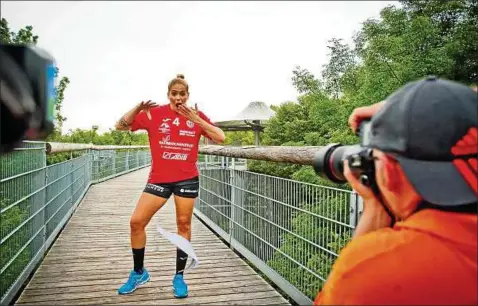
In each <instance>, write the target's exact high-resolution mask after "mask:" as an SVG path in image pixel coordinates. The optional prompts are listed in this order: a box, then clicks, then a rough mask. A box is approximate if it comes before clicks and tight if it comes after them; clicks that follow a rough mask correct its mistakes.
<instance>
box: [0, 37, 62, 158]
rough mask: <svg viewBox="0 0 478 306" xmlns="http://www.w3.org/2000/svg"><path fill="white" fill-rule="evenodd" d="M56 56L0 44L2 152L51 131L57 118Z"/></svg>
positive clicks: (39, 137) (36, 49)
mask: <svg viewBox="0 0 478 306" xmlns="http://www.w3.org/2000/svg"><path fill="white" fill-rule="evenodd" d="M55 77H56V69H55V65H54V59H53V57H51V56H50V55H49V54H48V53H46V52H45V51H44V50H42V49H40V48H37V47H36V46H30V45H12V44H0V82H1V88H0V100H1V136H0V153H4V152H9V151H11V150H13V148H14V147H15V146H16V145H17V144H18V143H19V142H20V141H22V140H25V139H28V140H39V139H42V138H44V137H46V136H48V134H49V133H51V132H52V130H53V128H54V119H55V103H56V92H55Z"/></svg>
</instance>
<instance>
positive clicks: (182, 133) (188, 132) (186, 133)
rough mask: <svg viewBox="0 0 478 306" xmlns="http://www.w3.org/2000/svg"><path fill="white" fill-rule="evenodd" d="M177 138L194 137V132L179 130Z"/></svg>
mask: <svg viewBox="0 0 478 306" xmlns="http://www.w3.org/2000/svg"><path fill="white" fill-rule="evenodd" d="M179 136H188V137H196V131H186V130H179Z"/></svg>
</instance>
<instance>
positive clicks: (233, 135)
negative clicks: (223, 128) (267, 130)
mask: <svg viewBox="0 0 478 306" xmlns="http://www.w3.org/2000/svg"><path fill="white" fill-rule="evenodd" d="M225 134H226V141H225V142H224V145H232V146H247V145H253V144H254V133H253V132H252V131H238V132H225Z"/></svg>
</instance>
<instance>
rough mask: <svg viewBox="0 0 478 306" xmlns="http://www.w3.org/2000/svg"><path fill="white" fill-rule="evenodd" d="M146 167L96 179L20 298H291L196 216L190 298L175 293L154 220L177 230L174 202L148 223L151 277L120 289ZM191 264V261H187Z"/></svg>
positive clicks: (157, 301)
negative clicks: (129, 288)
mask: <svg viewBox="0 0 478 306" xmlns="http://www.w3.org/2000/svg"><path fill="white" fill-rule="evenodd" d="M148 171H149V168H145V169H142V170H139V171H136V172H132V173H129V174H127V175H123V176H121V177H118V178H115V179H112V180H109V181H106V182H103V183H100V184H97V185H94V186H92V187H91V188H90V190H89V191H88V193H87V194H86V196H85V198H84V199H83V201H82V203H81V204H80V206H79V207H78V209H77V211H76V212H75V213H74V215H73V216H72V218H71V219H70V221H69V222H68V224H67V225H66V227H65V229H64V230H63V232H62V233H61V234H60V236H59V237H58V239H57V241H56V242H55V243H54V245H53V247H52V248H51V249H50V251H49V253H48V255H47V256H46V257H45V259H44V260H43V262H42V264H41V266H40V267H39V268H38V270H37V271H36V272H35V274H34V276H33V278H32V279H31V280H30V282H29V283H28V285H27V286H26V288H25V289H24V291H23V292H22V294H21V296H20V297H19V299H18V300H17V302H16V303H17V304H18V305H29V304H31V305H33V304H35V305H41V304H45V305H46V304H49V305H52V304H53V305H86V304H96V305H102V304H129V305H139V304H154V305H179V304H181V305H184V304H194V305H197V304H210V305H211V304H218V305H234V304H241V305H253V304H256V305H267V304H268V305H272V304H274V305H278V304H282V305H288V304H289V303H288V302H287V300H285V299H284V298H283V297H282V296H281V295H280V294H279V293H277V292H276V291H275V290H274V289H273V287H271V286H270V285H269V284H268V283H267V282H266V281H265V280H263V279H262V278H261V277H260V276H258V275H257V274H256V273H255V272H254V270H253V269H252V268H250V267H249V266H248V265H247V264H246V263H245V262H244V261H243V260H242V259H240V258H239V257H238V256H237V255H236V254H235V253H234V252H233V251H231V250H230V249H229V248H227V246H226V245H225V244H224V243H223V242H222V241H221V240H219V238H217V237H216V236H215V235H214V233H212V232H211V231H210V230H209V229H208V228H207V227H206V226H204V225H203V224H202V223H201V222H200V221H199V220H198V219H197V218H196V217H194V219H193V224H192V230H193V238H192V243H193V246H194V248H195V251H196V254H197V256H198V258H199V261H200V264H199V266H198V267H196V268H194V269H192V270H186V272H185V280H186V282H187V284H188V286H189V297H188V298H186V299H175V298H174V297H173V294H172V283H171V281H172V277H173V275H174V272H175V267H176V266H175V264H176V258H175V257H176V249H175V247H174V246H173V245H172V244H171V243H169V241H167V240H166V239H165V238H164V237H162V236H161V235H160V234H159V233H157V231H156V226H157V225H158V224H161V227H163V228H164V229H166V230H168V231H170V232H176V224H175V212H174V202H172V201H170V202H169V203H167V204H166V205H165V206H164V207H163V208H162V209H161V210H160V211H159V212H158V213H157V214H156V216H155V217H154V218H153V219H152V221H151V223H150V224H149V225H148V228H147V235H148V236H147V244H146V255H145V267H146V268H148V270H149V272H150V274H151V280H150V282H149V283H147V284H145V285H143V286H141V287H140V288H138V289H137V290H136V291H135V292H133V293H132V294H129V295H118V293H117V289H118V287H119V286H121V284H122V283H123V282H125V281H126V279H127V277H128V274H129V271H130V269H131V268H132V264H133V261H132V255H131V248H130V240H129V239H130V238H129V219H130V216H131V213H132V212H133V210H134V207H135V204H136V201H137V199H138V198H139V195H140V193H141V191H142V188H143V187H144V184H145V181H146V178H147V173H148ZM188 264H189V261H188Z"/></svg>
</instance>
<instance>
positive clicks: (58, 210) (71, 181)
mask: <svg viewBox="0 0 478 306" xmlns="http://www.w3.org/2000/svg"><path fill="white" fill-rule="evenodd" d="M48 145H49V144H48ZM90 147H91V148H90ZM90 147H88V146H85V147H84V148H80V147H75V146H72V147H71V151H76V150H83V151H82V154H81V155H80V156H78V157H75V158H73V155H72V154H71V153H70V158H71V159H69V160H66V161H63V162H59V163H56V164H52V165H49V166H47V164H46V157H47V153H46V151H47V143H44V142H23V143H22V144H21V146H20V147H18V148H16V149H15V151H14V152H12V153H11V154H8V155H5V156H2V157H0V269H1V270H0V280H1V282H0V297H1V300H0V304H2V305H4V304H8V303H10V301H11V300H12V299H13V298H14V297H15V295H16V294H17V293H18V292H19V290H20V289H21V287H22V285H23V283H24V282H25V280H26V279H27V278H28V276H29V275H30V273H31V272H32V271H33V269H34V268H35V266H36V265H37V263H39V262H40V261H41V259H42V258H43V255H44V254H45V252H46V251H47V250H48V248H49V247H50V246H51V244H52V243H53V241H54V240H55V238H56V237H57V235H58V233H59V232H60V230H61V229H62V228H63V226H64V225H65V224H66V223H67V222H68V220H69V218H70V216H71V215H72V214H73V212H74V210H75V209H76V207H77V206H78V204H79V203H80V201H81V200H82V198H83V196H84V195H85V193H86V192H87V190H88V188H89V187H90V185H91V184H94V183H98V182H101V181H104V180H107V179H109V178H112V177H115V176H119V175H122V174H125V173H128V172H130V171H134V170H137V169H140V168H142V167H145V166H148V165H150V163H151V156H150V152H149V150H148V149H147V148H148V147H147V146H142V147H141V146H135V147H128V146H107V147H104V148H102V147H101V146H90ZM48 151H51V146H50V145H49V146H48ZM60 151H61V152H66V151H68V149H67V148H65V147H62V148H61V150H57V151H56V152H60ZM52 152H55V150H53V151H52ZM62 154H65V153H62ZM66 154H67V155H68V153H66Z"/></svg>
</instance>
